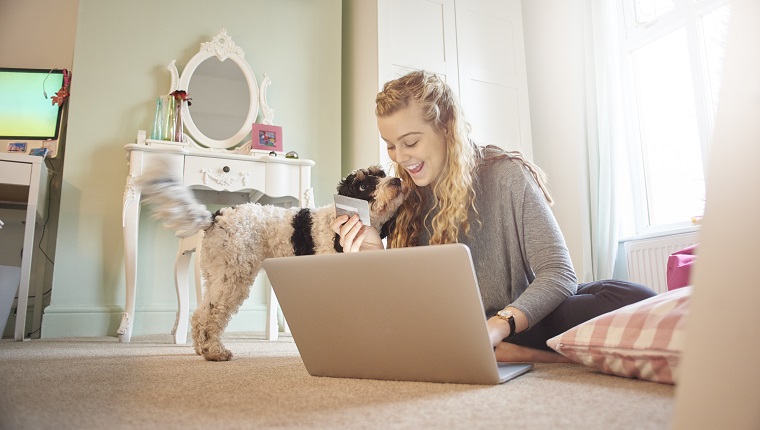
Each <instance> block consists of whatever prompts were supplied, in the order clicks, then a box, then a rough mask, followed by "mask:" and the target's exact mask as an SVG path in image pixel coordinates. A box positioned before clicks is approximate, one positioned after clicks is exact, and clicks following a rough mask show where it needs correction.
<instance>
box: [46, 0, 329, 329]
mask: <svg viewBox="0 0 760 430" xmlns="http://www.w3.org/2000/svg"><path fill="white" fill-rule="evenodd" d="M222 28H226V29H227V32H228V34H229V35H230V37H232V39H233V40H234V41H235V42H236V44H237V45H238V46H240V47H241V48H242V49H243V50H244V51H245V53H246V60H247V61H248V63H249V64H250V65H251V67H252V69H253V71H254V73H255V74H256V78H257V79H258V80H259V82H260V81H261V79H262V77H263V74H267V75H268V76H269V77H270V78H271V79H272V85H271V86H270V87H269V89H268V91H267V95H268V102H269V105H270V106H271V107H272V108H273V109H274V110H275V117H274V123H275V124H276V125H280V126H282V127H283V129H284V133H283V135H284V138H285V140H284V145H285V150H286V151H287V150H295V151H298V153H299V154H300V156H301V158H308V159H312V160H314V161H315V162H316V166H315V167H314V168H313V176H312V185H313V186H314V191H315V198H316V204H317V205H323V204H327V203H329V201H330V198H331V195H332V193H333V190H334V189H335V184H336V183H337V181H338V180H339V179H340V177H341V175H342V172H341V136H340V130H341V116H340V114H341V103H340V93H341V1H340V0H309V1H304V0H277V1H274V0H259V1H252V0H225V1H217V2H208V1H200V0H181V1H180V0H172V1H160V2H157V1H151V0H137V1H129V2H124V1H115V0H80V1H79V12H78V17H77V31H76V42H75V49H74V61H73V66H72V76H73V78H72V86H71V98H70V105H69V109H70V110H69V121H68V134H67V138H66V152H65V160H64V168H63V184H62V190H61V209H60V219H59V227H58V240H57V243H58V247H57V249H56V255H55V269H54V280H53V289H52V297H51V304H50V306H48V307H47V308H46V310H45V316H44V318H43V326H42V337H63V336H66V337H71V336H99V335H115V334H116V329H117V327H118V324H119V321H120V315H121V312H123V309H124V302H125V294H126V293H125V287H124V284H125V280H124V249H123V239H122V228H121V220H122V213H121V212H122V197H123V194H124V188H125V179H126V175H127V172H128V166H127V162H126V157H125V156H126V152H125V151H124V145H125V144H128V143H134V141H135V139H136V136H137V131H138V130H149V129H150V127H151V123H152V116H153V109H154V105H153V103H154V99H155V96H156V95H159V94H165V93H166V92H167V91H168V89H169V83H170V77H169V74H168V72H167V71H166V65H167V64H169V62H170V61H171V60H176V62H177V67H178V68H179V69H180V72H181V70H182V68H183V67H184V65H185V64H186V63H187V61H189V59H190V58H191V57H192V56H193V55H194V54H195V53H196V52H198V49H199V47H200V43H201V42H205V41H209V40H211V38H212V37H213V36H215V35H216V34H218V33H219V30H220V29H222ZM191 96H192V94H191ZM176 247H177V240H176V239H175V238H174V236H173V234H172V233H171V232H169V231H166V230H165V229H163V228H162V227H160V226H159V225H158V224H157V223H156V222H154V221H153V220H151V219H149V218H148V216H147V211H143V215H142V219H141V231H140V246H139V254H138V255H139V261H138V277H137V296H136V316H135V328H134V331H133V334H134V335H140V334H148V333H168V332H169V330H170V329H171V327H172V324H173V321H174V315H175V312H176V309H177V302H176V293H175V290H174V281H173V264H174V258H175V253H176ZM264 300H265V294H264V289H263V288H262V286H261V284H260V283H258V284H257V286H256V287H255V290H254V292H253V293H252V295H251V298H249V300H248V301H247V302H246V304H245V305H244V306H243V309H242V310H241V312H240V313H239V314H238V315H236V316H235V318H234V319H233V321H232V323H231V324H230V330H235V331H257V330H263V328H264V324H265V318H264ZM192 303H193V306H194V300H193V301H192Z"/></svg>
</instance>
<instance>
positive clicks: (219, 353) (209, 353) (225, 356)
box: [203, 348, 232, 361]
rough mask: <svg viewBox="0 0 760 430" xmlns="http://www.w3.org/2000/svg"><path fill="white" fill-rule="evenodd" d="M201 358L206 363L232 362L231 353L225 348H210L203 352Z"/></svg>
mask: <svg viewBox="0 0 760 430" xmlns="http://www.w3.org/2000/svg"><path fill="white" fill-rule="evenodd" d="M203 358H205V359H206V361H230V360H232V351H230V350H229V349H226V348H221V349H219V348H212V349H210V350H204V351H203Z"/></svg>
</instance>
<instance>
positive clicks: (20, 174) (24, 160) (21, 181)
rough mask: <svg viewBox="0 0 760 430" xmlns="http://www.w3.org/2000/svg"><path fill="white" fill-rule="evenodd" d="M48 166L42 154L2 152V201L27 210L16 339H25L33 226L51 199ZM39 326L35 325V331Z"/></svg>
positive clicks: (37, 309)
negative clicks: (49, 198)
mask: <svg viewBox="0 0 760 430" xmlns="http://www.w3.org/2000/svg"><path fill="white" fill-rule="evenodd" d="M47 179H48V169H47V167H46V166H45V160H44V158H42V157H37V156H32V155H26V154H16V153H5V152H0V204H2V205H3V206H4V207H7V208H10V209H19V210H26V219H25V226H24V249H23V252H22V253H21V282H20V284H19V287H18V307H17V310H16V327H15V332H14V335H13V337H14V339H15V340H17V341H20V340H24V339H25V334H24V332H25V330H26V308H27V305H28V303H29V279H30V277H31V271H32V254H33V253H34V229H35V227H36V224H37V217H39V218H40V219H42V217H43V214H44V213H45V210H46V208H47V200H48V198H47V197H48V180H47ZM42 292H43V291H42V283H39V284H38V285H37V288H36V293H35V295H34V318H33V321H34V325H35V326H37V325H39V324H40V315H41V312H42ZM37 329H39V327H34V330H37Z"/></svg>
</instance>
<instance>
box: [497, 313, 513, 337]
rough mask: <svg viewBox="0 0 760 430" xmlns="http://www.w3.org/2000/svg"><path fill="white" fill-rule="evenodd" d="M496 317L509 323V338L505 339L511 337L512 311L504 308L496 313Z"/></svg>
mask: <svg viewBox="0 0 760 430" xmlns="http://www.w3.org/2000/svg"><path fill="white" fill-rule="evenodd" d="M496 316H497V317H499V318H501V319H503V320H504V321H506V322H508V323H509V336H507V337H511V336H512V335H513V334H515V314H513V313H512V311H510V310H509V309H507V308H504V309H502V310H500V311H499V312H496Z"/></svg>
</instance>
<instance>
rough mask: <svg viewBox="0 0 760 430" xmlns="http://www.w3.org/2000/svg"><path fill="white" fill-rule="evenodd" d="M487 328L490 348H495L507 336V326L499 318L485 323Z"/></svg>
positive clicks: (492, 318) (493, 318)
mask: <svg viewBox="0 0 760 430" xmlns="http://www.w3.org/2000/svg"><path fill="white" fill-rule="evenodd" d="M486 327H488V339H490V340H491V346H493V347H494V348H496V346H497V345H499V344H500V343H501V342H502V341H503V340H504V338H506V337H507V336H509V324H507V322H506V321H504V320H503V319H501V318H499V317H491V318H489V319H488V321H486Z"/></svg>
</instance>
